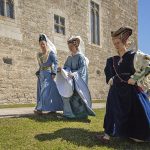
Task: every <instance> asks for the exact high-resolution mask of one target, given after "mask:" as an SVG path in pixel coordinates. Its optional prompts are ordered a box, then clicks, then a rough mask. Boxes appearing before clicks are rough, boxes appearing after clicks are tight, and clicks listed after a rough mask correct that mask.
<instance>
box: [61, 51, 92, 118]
mask: <svg viewBox="0 0 150 150" xmlns="http://www.w3.org/2000/svg"><path fill="white" fill-rule="evenodd" d="M64 69H65V70H66V71H69V72H70V71H71V72H72V73H74V72H77V73H78V75H79V76H80V77H81V80H82V83H81V82H80V83H81V84H82V85H83V86H87V83H88V72H87V66H86V60H85V57H84V56H83V55H82V54H80V53H77V54H76V55H74V56H69V57H68V58H67V61H66V62H65V64H64ZM73 81H74V93H73V95H72V96H71V97H69V98H64V97H63V103H64V116H65V117H68V118H86V117H87V116H88V115H91V116H94V115H95V113H94V112H93V111H92V109H91V97H90V99H89V100H88V102H87V104H85V102H84V100H83V99H82V98H81V96H80V95H79V92H78V91H79V90H78V89H77V88H76V85H77V83H76V82H78V81H77V80H76V79H73ZM79 87H80V86H79ZM80 90H82V89H80ZM83 92H84V91H83ZM87 94H88V95H90V92H89V91H88V93H87ZM88 97H89V96H88ZM86 100H87V99H86Z"/></svg>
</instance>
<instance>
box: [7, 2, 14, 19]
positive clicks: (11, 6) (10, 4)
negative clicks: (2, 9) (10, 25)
mask: <svg viewBox="0 0 150 150" xmlns="http://www.w3.org/2000/svg"><path fill="white" fill-rule="evenodd" d="M6 13H7V17H9V18H14V3H13V0H7V1H6Z"/></svg>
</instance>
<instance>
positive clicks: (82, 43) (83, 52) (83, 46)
mask: <svg viewBox="0 0 150 150" xmlns="http://www.w3.org/2000/svg"><path fill="white" fill-rule="evenodd" d="M74 39H79V43H75V44H78V45H77V46H78V50H79V53H81V54H82V55H83V56H84V57H85V60H86V65H87V66H88V65H89V59H88V58H87V57H86V56H85V45H84V41H83V40H82V38H81V36H71V37H70V38H69V40H68V41H73V40H74Z"/></svg>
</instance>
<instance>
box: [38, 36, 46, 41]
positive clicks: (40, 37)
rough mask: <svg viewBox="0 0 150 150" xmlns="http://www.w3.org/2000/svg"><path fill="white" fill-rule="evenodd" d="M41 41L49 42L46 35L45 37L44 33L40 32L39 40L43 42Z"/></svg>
mask: <svg viewBox="0 0 150 150" xmlns="http://www.w3.org/2000/svg"><path fill="white" fill-rule="evenodd" d="M41 41H45V42H47V40H46V37H45V35H44V34H40V36H39V42H41Z"/></svg>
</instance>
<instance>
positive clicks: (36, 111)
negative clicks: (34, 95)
mask: <svg viewBox="0 0 150 150" xmlns="http://www.w3.org/2000/svg"><path fill="white" fill-rule="evenodd" d="M34 114H36V115H42V111H41V110H34Z"/></svg>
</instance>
